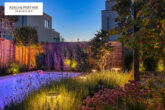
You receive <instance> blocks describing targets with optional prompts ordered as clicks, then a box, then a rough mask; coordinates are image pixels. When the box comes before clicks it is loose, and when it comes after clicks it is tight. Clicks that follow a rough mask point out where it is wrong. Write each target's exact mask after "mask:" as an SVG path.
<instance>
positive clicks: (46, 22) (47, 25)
mask: <svg viewBox="0 0 165 110" xmlns="http://www.w3.org/2000/svg"><path fill="white" fill-rule="evenodd" d="M45 28H50V26H49V21H48V20H45Z"/></svg>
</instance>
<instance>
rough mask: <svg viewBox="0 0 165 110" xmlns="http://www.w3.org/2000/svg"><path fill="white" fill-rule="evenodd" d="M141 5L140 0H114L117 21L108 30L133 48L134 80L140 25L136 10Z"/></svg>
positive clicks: (136, 68)
mask: <svg viewBox="0 0 165 110" xmlns="http://www.w3.org/2000/svg"><path fill="white" fill-rule="evenodd" d="M141 7H142V1H141V0H116V4H115V5H114V6H113V7H112V10H113V11H116V12H117V13H118V15H119V17H118V18H116V19H115V21H116V22H117V23H118V25H117V27H116V28H114V29H112V30H111V31H110V34H118V35H120V36H121V37H120V41H121V42H124V43H125V45H126V46H127V47H129V48H131V49H132V50H133V62H134V63H133V76H134V79H135V80H137V81H138V80H139V79H140V77H139V74H140V73H139V49H140V39H141V36H140V34H139V29H140V26H139V24H138V21H139V18H138V17H137V16H136V14H137V12H138V11H139V10H140V9H141Z"/></svg>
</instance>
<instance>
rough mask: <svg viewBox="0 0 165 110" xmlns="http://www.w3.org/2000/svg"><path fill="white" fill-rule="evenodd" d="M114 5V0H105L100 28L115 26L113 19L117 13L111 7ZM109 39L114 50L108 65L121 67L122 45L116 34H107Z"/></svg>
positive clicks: (122, 59) (105, 28)
mask: <svg viewBox="0 0 165 110" xmlns="http://www.w3.org/2000/svg"><path fill="white" fill-rule="evenodd" d="M114 5H115V0H106V1H105V10H102V30H104V31H109V30H110V29H113V28H115V27H116V26H117V23H116V22H115V19H116V18H117V17H118V14H117V13H116V12H114V11H112V9H111V8H112V7H113V6H114ZM109 41H110V43H111V45H112V46H113V49H114V51H112V52H111V54H110V56H109V58H108V59H109V61H110V66H109V68H123V61H124V46H123V44H122V43H121V42H120V41H118V36H117V35H113V36H109Z"/></svg>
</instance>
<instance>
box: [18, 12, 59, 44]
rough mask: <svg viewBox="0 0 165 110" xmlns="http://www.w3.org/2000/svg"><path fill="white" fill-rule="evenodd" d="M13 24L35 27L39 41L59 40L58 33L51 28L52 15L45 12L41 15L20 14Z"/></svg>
mask: <svg viewBox="0 0 165 110" xmlns="http://www.w3.org/2000/svg"><path fill="white" fill-rule="evenodd" d="M15 26H16V27H23V26H32V27H35V28H36V29H37V32H38V39H39V42H48V43H55V42H60V33H59V32H56V31H55V30H54V29H53V28H52V17H51V16H50V15H48V14H46V13H44V14H43V16H20V17H19V20H18V21H17V22H16V24H15Z"/></svg>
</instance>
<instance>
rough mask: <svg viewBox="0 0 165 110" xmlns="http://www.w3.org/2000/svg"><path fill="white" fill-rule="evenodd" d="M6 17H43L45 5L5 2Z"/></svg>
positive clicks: (39, 3) (40, 3)
mask: <svg viewBox="0 0 165 110" xmlns="http://www.w3.org/2000/svg"><path fill="white" fill-rule="evenodd" d="M5 15H15V16H17V15H18V16H19V15H43V3H42V2H5Z"/></svg>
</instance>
